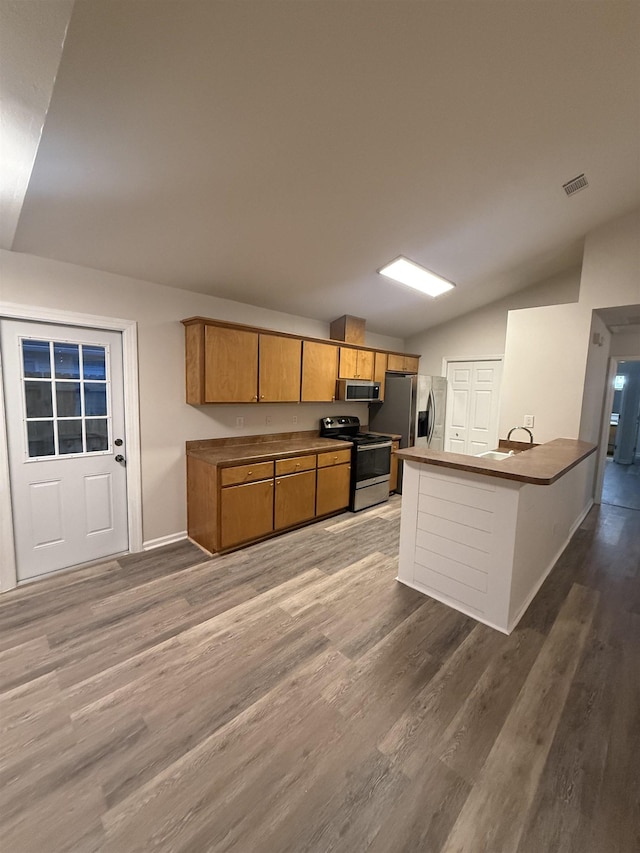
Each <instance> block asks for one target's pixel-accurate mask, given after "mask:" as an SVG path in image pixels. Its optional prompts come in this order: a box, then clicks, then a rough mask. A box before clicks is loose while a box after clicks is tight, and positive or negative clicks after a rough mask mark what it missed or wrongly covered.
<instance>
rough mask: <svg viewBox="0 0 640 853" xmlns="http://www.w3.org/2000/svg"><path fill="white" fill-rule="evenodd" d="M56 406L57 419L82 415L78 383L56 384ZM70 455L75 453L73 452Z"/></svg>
mask: <svg viewBox="0 0 640 853" xmlns="http://www.w3.org/2000/svg"><path fill="white" fill-rule="evenodd" d="M56 405H57V406H58V417H59V418H75V417H79V416H80V415H81V414H82V411H81V409H80V383H79V382H56ZM71 452H72V453H76V452H77V451H75V450H73V451H71Z"/></svg>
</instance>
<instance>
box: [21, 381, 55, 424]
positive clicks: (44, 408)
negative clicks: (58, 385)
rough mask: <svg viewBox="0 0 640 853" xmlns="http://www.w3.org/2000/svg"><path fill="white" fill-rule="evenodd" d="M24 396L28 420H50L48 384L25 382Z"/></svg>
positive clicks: (51, 414)
mask: <svg viewBox="0 0 640 853" xmlns="http://www.w3.org/2000/svg"><path fill="white" fill-rule="evenodd" d="M24 395H25V399H26V403H27V417H28V418H50V417H52V416H53V403H52V401H51V383H50V382H25V383H24Z"/></svg>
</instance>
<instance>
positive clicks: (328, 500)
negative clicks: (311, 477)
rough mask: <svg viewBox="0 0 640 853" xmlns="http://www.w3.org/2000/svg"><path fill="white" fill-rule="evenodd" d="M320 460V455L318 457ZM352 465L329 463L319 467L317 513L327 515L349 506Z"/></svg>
mask: <svg viewBox="0 0 640 853" xmlns="http://www.w3.org/2000/svg"><path fill="white" fill-rule="evenodd" d="M318 462H320V457H318ZM350 482H351V465H350V464H341V465H328V466H326V467H319V468H318V483H317V487H316V515H327V514H328V513H330V512H337V511H338V510H341V509H346V507H348V506H349V486H350Z"/></svg>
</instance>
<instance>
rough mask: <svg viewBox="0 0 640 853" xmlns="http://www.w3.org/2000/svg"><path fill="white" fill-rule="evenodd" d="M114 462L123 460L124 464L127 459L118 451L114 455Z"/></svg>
mask: <svg viewBox="0 0 640 853" xmlns="http://www.w3.org/2000/svg"><path fill="white" fill-rule="evenodd" d="M116 462H124V464H125V465H126V464H127V460H126V459H125V458H124V456H123V455H122V453H118V455H117V456H116Z"/></svg>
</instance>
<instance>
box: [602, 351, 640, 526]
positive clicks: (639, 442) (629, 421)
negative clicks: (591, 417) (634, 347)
mask: <svg viewBox="0 0 640 853" xmlns="http://www.w3.org/2000/svg"><path fill="white" fill-rule="evenodd" d="M610 384H611V385H612V388H610V394H609V397H608V400H609V402H608V405H607V411H608V412H609V415H608V418H607V419H606V421H607V422H606V424H605V427H606V429H607V437H606V444H607V452H606V458H605V462H604V471H603V477H602V496H601V503H605V504H610V505H612V506H619V507H625V508H627V509H635V510H640V359H633V358H631V359H613V362H612V370H611V372H610Z"/></svg>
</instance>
